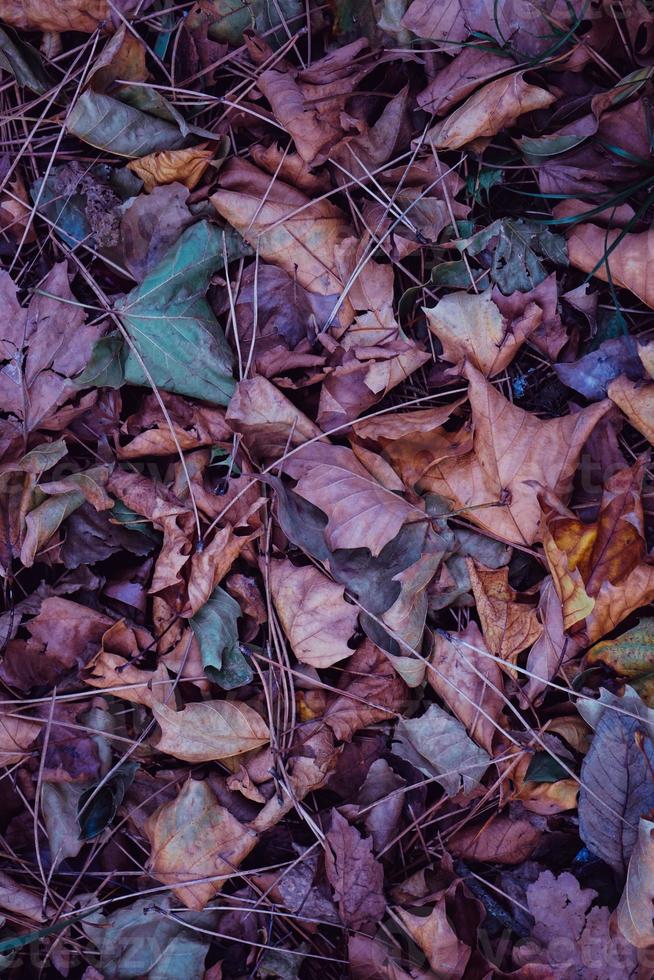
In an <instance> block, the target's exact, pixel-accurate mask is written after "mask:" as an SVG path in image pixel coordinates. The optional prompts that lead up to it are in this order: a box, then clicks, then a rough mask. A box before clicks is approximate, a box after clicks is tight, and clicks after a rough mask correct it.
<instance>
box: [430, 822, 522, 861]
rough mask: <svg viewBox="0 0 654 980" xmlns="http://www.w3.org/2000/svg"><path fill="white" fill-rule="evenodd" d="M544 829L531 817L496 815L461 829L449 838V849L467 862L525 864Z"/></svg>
mask: <svg viewBox="0 0 654 980" xmlns="http://www.w3.org/2000/svg"><path fill="white" fill-rule="evenodd" d="M540 838H541V831H540V830H538V829H537V828H536V827H534V826H533V825H532V824H531V823H529V821H528V820H519V819H517V820H516V819H515V818H513V817H511V816H506V817H504V816H498V817H494V818H493V819H492V820H490V821H489V822H488V823H484V824H482V825H481V826H476V827H475V826H472V827H465V828H464V829H463V830H457V831H456V833H454V834H452V836H451V837H449V838H448V841H447V849H448V851H450V852H451V853H452V854H454V855H456V857H460V858H463V859H464V861H489V862H492V863H499V864H522V862H523V861H526V860H527V859H528V858H529V857H531V855H532V854H533V852H534V850H535V849H536V847H537V846H538V842H539V841H540Z"/></svg>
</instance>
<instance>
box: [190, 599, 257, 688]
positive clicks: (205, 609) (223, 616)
mask: <svg viewBox="0 0 654 980" xmlns="http://www.w3.org/2000/svg"><path fill="white" fill-rule="evenodd" d="M240 615H241V610H240V607H239V604H238V602H236V600H235V599H233V598H232V597H231V595H229V594H228V593H227V592H225V591H224V590H223V589H221V588H220V586H218V587H217V588H216V589H214V591H213V592H212V594H211V597H210V598H209V600H208V601H207V602H205V604H204V606H202V608H201V609H199V610H198V612H196V614H195V616H193V617H192V618H191V619H190V620H189V622H190V624H191V629H192V630H193V632H194V634H195V638H196V640H197V641H198V646H199V647H200V654H201V655H202V663H203V665H204V672H205V674H206V675H207V677H208V678H209V680H210V681H212V682H213V683H214V684H218V685H219V686H220V687H222V688H224V689H225V690H226V691H231V690H233V689H234V688H235V687H241V686H242V685H243V684H249V683H250V681H251V680H252V670H251V669H250V665H249V664H248V662H247V660H246V659H245V657H244V656H243V654H242V653H241V649H240V646H239V642H238V631H237V628H236V623H237V620H238V617H239V616H240Z"/></svg>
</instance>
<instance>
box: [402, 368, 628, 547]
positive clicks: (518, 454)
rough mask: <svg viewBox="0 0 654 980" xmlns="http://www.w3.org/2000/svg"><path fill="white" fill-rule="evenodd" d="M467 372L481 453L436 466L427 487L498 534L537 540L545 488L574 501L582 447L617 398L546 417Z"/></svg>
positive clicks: (508, 538) (476, 445) (424, 481)
mask: <svg viewBox="0 0 654 980" xmlns="http://www.w3.org/2000/svg"><path fill="white" fill-rule="evenodd" d="M465 374H466V376H467V377H468V379H469V381H470V387H469V398H470V404H471V406H472V417H473V422H474V426H475V432H474V449H473V452H472V453H470V454H469V455H468V456H464V457H462V458H461V459H458V458H457V459H454V460H445V461H444V462H443V463H441V464H439V465H435V466H432V467H431V468H430V470H429V473H428V474H427V475H426V476H425V477H423V479H422V480H421V482H420V486H421V487H422V489H424V490H428V491H430V492H432V493H438V494H440V495H441V496H444V497H446V498H447V499H448V500H451V501H452V503H453V506H454V508H455V509H462V510H463V511H464V512H465V515H466V516H467V517H469V518H470V520H472V521H474V522H475V524H478V525H479V526H480V527H482V528H484V529H486V530H488V531H490V532H491V533H492V534H494V535H496V536H497V537H498V538H500V539H502V540H504V541H508V542H510V543H515V544H520V545H525V544H527V545H528V544H533V542H534V541H536V540H537V539H538V534H539V521H540V506H539V504H538V488H537V485H538V484H540V485H542V486H544V487H549V488H551V489H552V490H554V492H556V493H557V494H558V495H559V496H561V497H562V499H564V500H567V498H568V496H569V494H570V492H571V490H572V479H573V476H574V473H575V471H576V469H577V464H578V461H579V455H580V453H581V450H582V447H583V445H584V443H585V441H586V439H587V438H588V437H589V435H590V433H591V432H592V430H593V428H594V427H595V425H596V424H597V422H598V421H599V420H600V419H601V418H602V416H604V415H605V414H606V413H607V412H608V411H609V410H610V407H611V403H610V402H609V401H606V402H598V403H597V404H596V405H592V406H591V407H590V408H585V409H583V410H582V411H580V412H577V413H576V414H575V415H565V416H563V417H562V418H557V419H550V420H548V421H541V420H540V419H538V418H536V416H534V415H532V414H531V413H530V412H525V411H523V409H521V408H518V407H517V406H516V405H513V404H511V402H509V401H507V400H506V398H504V397H503V396H502V395H501V394H500V392H499V391H497V390H496V389H495V388H494V387H493V386H492V385H491V384H489V383H488V382H487V381H486V380H485V378H484V377H483V375H482V374H480V373H479V371H477V370H476V368H474V367H473V366H472V365H470V364H468V365H467V366H466V369H465ZM482 504H484V505H491V506H485V507H483V508H482V507H481V505H482ZM475 508H477V509H475Z"/></svg>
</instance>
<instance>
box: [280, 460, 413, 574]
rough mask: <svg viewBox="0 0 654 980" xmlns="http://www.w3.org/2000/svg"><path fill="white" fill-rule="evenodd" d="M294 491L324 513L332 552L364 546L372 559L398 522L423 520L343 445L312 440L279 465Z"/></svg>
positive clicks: (399, 524) (392, 535) (399, 525)
mask: <svg viewBox="0 0 654 980" xmlns="http://www.w3.org/2000/svg"><path fill="white" fill-rule="evenodd" d="M282 466H283V469H284V472H286V473H288V475H289V476H292V477H293V479H295V480H297V481H298V482H297V486H296V487H295V492H296V493H298V494H299V495H300V496H301V497H304V499H305V500H308V501H309V502H310V503H312V504H314V505H315V506H316V507H319V508H320V510H322V511H323V512H324V513H325V514H326V515H327V526H326V527H325V531H324V533H325V540H326V541H327V544H328V546H329V548H330V549H331V550H335V549H336V548H369V549H370V551H371V553H372V554H373V555H378V554H379V552H380V551H381V549H382V548H383V547H384V545H385V544H387V543H388V542H389V541H392V540H393V538H394V537H395V536H396V535H397V533H398V532H399V530H400V528H401V527H402V525H403V524H405V523H407V522H411V521H417V520H424V515H423V514H422V513H421V512H420V510H418V508H417V507H414V506H412V505H411V504H409V503H407V501H406V500H404V499H403V498H402V497H399V496H397V494H395V493H393V492H392V491H390V490H387V489H386V488H385V487H384V486H382V484H380V483H378V482H377V480H376V479H375V478H374V477H373V476H372V474H371V473H370V472H369V471H368V470H367V469H366V468H365V467H364V466H362V465H361V463H360V462H359V461H358V459H357V458H356V456H355V455H354V453H353V452H352V450H351V449H347V448H346V447H345V446H332V445H326V444H325V443H324V442H314V443H312V444H311V445H308V446H306V447H304V448H302V449H300V450H299V451H298V452H297V453H295V455H294V456H292V457H290V458H289V459H287V460H286V461H285V462H284V463H283V464H282Z"/></svg>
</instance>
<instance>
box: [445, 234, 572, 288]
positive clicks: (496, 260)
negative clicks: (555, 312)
mask: <svg viewBox="0 0 654 980" xmlns="http://www.w3.org/2000/svg"><path fill="white" fill-rule="evenodd" d="M456 244H457V248H458V249H460V250H461V251H466V252H467V253H468V254H469V255H478V254H479V252H481V251H483V250H485V249H490V250H491V251H492V252H493V261H492V265H491V270H490V275H491V279H492V280H493V282H494V283H496V284H497V286H498V287H499V289H500V290H501V292H502V293H504V295H505V296H510V295H511V294H512V293H515V292H520V293H528V292H529V291H530V290H531V289H535V287H536V286H538V285H539V283H541V282H543V280H544V279H545V278H546V277H547V275H548V271H547V270H546V269H545V266H544V265H543V263H542V262H541V259H543V258H545V259H548V260H549V261H550V262H553V263H554V264H555V265H561V266H567V264H568V251H567V246H566V243H565V239H564V238H563V237H562V236H561V235H555V234H553V233H552V232H551V231H550V230H549V228H548V227H547V226H546V225H543V224H540V223H539V222H537V221H527V220H525V219H524V218H498V219H497V221H494V222H493V223H492V224H490V225H489V226H488V227H487V228H484V229H483V230H482V231H478V232H477V234H476V235H472V237H470V238H462V239H459V241H458V242H457V243H456Z"/></svg>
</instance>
